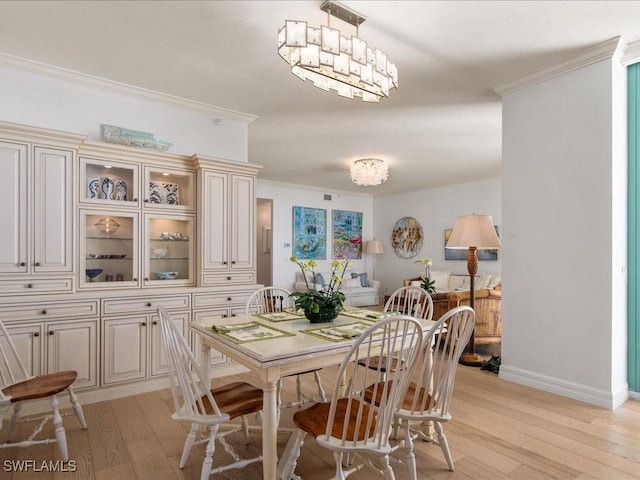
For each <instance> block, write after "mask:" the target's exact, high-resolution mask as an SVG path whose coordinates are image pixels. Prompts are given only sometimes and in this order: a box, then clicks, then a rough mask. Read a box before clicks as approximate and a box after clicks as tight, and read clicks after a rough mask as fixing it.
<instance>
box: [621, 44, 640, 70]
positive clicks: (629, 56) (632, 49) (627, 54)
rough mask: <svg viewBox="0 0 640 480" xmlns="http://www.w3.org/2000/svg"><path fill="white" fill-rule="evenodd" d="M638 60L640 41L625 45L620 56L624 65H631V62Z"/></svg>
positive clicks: (639, 60)
mask: <svg viewBox="0 0 640 480" xmlns="http://www.w3.org/2000/svg"><path fill="white" fill-rule="evenodd" d="M638 62H640V41H637V42H633V43H630V44H629V45H627V48H626V50H625V51H624V55H623V57H622V63H623V64H624V65H631V64H632V63H638Z"/></svg>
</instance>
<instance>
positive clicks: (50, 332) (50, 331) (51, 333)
mask: <svg viewBox="0 0 640 480" xmlns="http://www.w3.org/2000/svg"><path fill="white" fill-rule="evenodd" d="M47 333H48V334H49V335H53V334H54V333H55V332H54V331H53V330H49V331H48V332H47Z"/></svg>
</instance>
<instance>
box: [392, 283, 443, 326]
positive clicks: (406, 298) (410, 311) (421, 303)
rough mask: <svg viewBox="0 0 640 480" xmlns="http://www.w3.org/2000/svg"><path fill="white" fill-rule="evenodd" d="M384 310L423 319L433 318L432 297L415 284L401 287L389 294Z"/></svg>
mask: <svg viewBox="0 0 640 480" xmlns="http://www.w3.org/2000/svg"><path fill="white" fill-rule="evenodd" d="M384 311H385V312H398V313H401V314H402V315H411V316H413V317H416V318H422V319H424V320H431V319H432V318H433V299H432V298H431V295H429V292H427V291H426V290H425V289H424V288H421V287H417V286H415V285H409V286H406V287H401V288H399V289H398V290H396V291H395V292H393V293H392V294H391V295H390V296H389V300H387V302H386V303H385V305H384Z"/></svg>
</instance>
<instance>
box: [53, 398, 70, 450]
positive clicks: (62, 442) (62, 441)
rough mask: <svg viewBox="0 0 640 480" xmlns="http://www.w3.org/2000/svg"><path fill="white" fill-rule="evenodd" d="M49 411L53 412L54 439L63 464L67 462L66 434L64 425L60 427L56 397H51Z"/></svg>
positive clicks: (60, 421) (60, 419) (60, 420)
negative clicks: (56, 441)
mask: <svg viewBox="0 0 640 480" xmlns="http://www.w3.org/2000/svg"><path fill="white" fill-rule="evenodd" d="M51 410H52V411H53V426H54V427H55V431H56V439H57V440H58V447H59V448H60V456H61V457H62V461H63V462H68V461H69V449H68V448H67V434H66V432H65V431H64V425H62V416H61V415H60V410H59V409H58V396H57V395H52V396H51Z"/></svg>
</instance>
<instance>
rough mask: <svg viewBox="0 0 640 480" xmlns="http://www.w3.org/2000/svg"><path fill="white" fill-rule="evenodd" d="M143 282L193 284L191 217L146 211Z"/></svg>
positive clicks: (158, 284)
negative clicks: (147, 212)
mask: <svg viewBox="0 0 640 480" xmlns="http://www.w3.org/2000/svg"><path fill="white" fill-rule="evenodd" d="M145 225H146V226H145V238H146V240H147V242H148V244H147V248H146V253H145V256H144V258H145V270H144V271H145V278H144V284H145V285H153V286H161V285H165V284H166V285H175V284H181V285H182V284H194V274H193V265H194V258H193V252H194V238H193V228H194V217H193V216H189V215H184V216H176V215H160V214H158V215H154V214H146V215H145Z"/></svg>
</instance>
